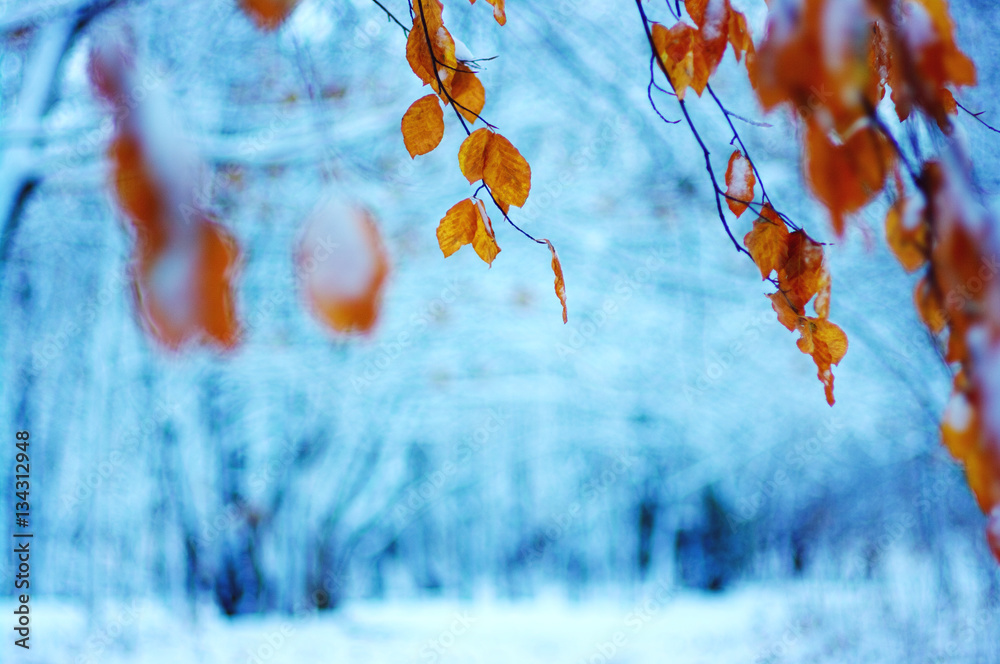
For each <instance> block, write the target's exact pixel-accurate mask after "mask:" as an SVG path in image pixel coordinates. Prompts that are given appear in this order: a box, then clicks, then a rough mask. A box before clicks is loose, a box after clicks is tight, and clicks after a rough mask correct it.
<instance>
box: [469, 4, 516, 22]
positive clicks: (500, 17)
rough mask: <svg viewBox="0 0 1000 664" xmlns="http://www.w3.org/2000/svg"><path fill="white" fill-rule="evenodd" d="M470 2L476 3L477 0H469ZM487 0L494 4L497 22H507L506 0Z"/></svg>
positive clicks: (494, 14) (494, 16)
mask: <svg viewBox="0 0 1000 664" xmlns="http://www.w3.org/2000/svg"><path fill="white" fill-rule="evenodd" d="M469 2H470V4H473V5H474V4H476V0H469ZM486 2H488V3H490V4H491V5H493V18H495V19H496V21H497V23H499V24H500V25H506V24H507V12H506V10H505V9H504V2H505V0H486Z"/></svg>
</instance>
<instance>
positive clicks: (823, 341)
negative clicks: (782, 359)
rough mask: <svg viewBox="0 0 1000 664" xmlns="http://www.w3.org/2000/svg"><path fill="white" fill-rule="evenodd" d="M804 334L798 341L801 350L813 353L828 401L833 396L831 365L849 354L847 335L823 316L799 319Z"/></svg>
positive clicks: (829, 402)
mask: <svg viewBox="0 0 1000 664" xmlns="http://www.w3.org/2000/svg"><path fill="white" fill-rule="evenodd" d="M798 329H799V332H800V333H801V334H802V336H801V337H800V338H799V340H798V341H797V342H796V345H798V347H799V350H801V351H802V352H803V353H806V354H808V355H811V356H812V358H813V362H815V363H816V368H817V370H818V371H817V376H818V377H819V380H820V382H822V383H823V386H824V388H825V391H826V402H827V403H828V404H830V405H831V406H832V405H833V404H834V398H833V371H832V369H831V366H835V365H837V364H840V361H841V360H842V359H844V355H846V354H847V335H846V334H844V331H843V330H841V329H840V328H839V327H837V326H836V325H834V324H833V323H831V322H830V321H828V320H825V319H822V318H810V317H803V318H802V319H801V320H800V321H799V327H798Z"/></svg>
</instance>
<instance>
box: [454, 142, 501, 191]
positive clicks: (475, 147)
mask: <svg viewBox="0 0 1000 664" xmlns="http://www.w3.org/2000/svg"><path fill="white" fill-rule="evenodd" d="M492 136H493V132H492V131H490V130H489V129H485V128H482V129H477V130H475V131H474V132H472V133H471V134H469V135H468V136H467V137H466V139H465V140H464V141H462V146H461V147H460V148H459V149H458V167H459V168H460V169H461V170H462V175H464V176H465V179H466V180H468V181H469V184H472V183H473V182H476V181H477V180H482V179H483V170H484V169H485V168H486V146H488V145H489V143H490V139H491V138H492Z"/></svg>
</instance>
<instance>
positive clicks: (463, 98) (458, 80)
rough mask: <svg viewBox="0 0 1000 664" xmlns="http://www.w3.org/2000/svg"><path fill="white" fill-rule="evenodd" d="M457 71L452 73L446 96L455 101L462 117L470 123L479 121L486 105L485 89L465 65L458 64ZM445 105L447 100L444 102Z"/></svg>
mask: <svg viewBox="0 0 1000 664" xmlns="http://www.w3.org/2000/svg"><path fill="white" fill-rule="evenodd" d="M457 69H458V71H456V72H454V73H453V76H452V80H451V85H450V86H449V87H448V88H447V89H448V94H450V95H451V97H452V99H454V100H455V107H456V108H457V109H458V112H459V113H461V114H462V117H463V118H465V119H466V121H468V122H470V123H475V121H476V120H478V119H479V114H480V113H481V112H482V111H483V106H485V105H486V89H485V88H483V84H482V83H481V82H480V81H479V77H478V76H476V75H475V73H473V71H472V70H471V69H469V68H468V67H467V66H466V65H464V64H462V63H461V62H460V63H458V67H457ZM445 102H446V103H447V100H445Z"/></svg>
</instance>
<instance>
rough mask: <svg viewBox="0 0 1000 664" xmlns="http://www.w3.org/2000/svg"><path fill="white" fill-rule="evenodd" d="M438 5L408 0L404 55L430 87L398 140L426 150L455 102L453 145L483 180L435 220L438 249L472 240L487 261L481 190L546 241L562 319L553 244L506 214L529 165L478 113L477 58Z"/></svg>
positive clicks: (471, 175) (526, 184) (463, 166)
mask: <svg viewBox="0 0 1000 664" xmlns="http://www.w3.org/2000/svg"><path fill="white" fill-rule="evenodd" d="M488 1H489V2H490V4H492V5H493V16H494V18H495V19H496V21H497V23H499V24H500V25H504V24H505V23H506V22H507V16H506V12H505V9H504V1H503V0H488ZM472 2H473V3H475V0H472ZM443 13H444V5H443V4H442V3H441V2H440V0H413V1H412V2H411V3H410V16H411V19H412V21H413V24H412V27H411V28H410V29H409V31H408V33H407V39H406V61H407V62H408V63H409V65H410V69H412V70H413V73H414V74H416V76H417V78H419V79H420V81H421V83H423V84H424V85H429V86H431V89H432V90H433V91H434V92H433V93H432V94H428V95H426V96H424V97H421V98H420V99H418V100H416V101H415V102H413V103H412V104H411V105H410V107H409V108H408V109H407V110H406V113H405V114H404V115H403V120H402V124H401V130H402V133H403V142H404V143H405V145H406V149H407V151H408V152H409V153H410V157H412V158H416V156H417V155H424V154H428V153H429V152H432V151H433V150H434V149H436V148H437V147H438V145H440V143H441V139H442V138H443V136H444V107H447V106H449V105H450V106H451V107H452V109H453V110H454V112H455V115H456V117H457V118H458V121H459V123H460V124H461V126H462V128H463V129H464V130H465V133H466V135H467V136H466V138H465V140H464V141H463V142H462V145H461V147H460V148H459V151H458V163H459V168H460V170H461V172H462V175H464V176H465V178H466V179H467V180H468V181H469V184H470V185H473V184H475V183H477V182H479V183H480V185H479V187H478V188H477V189H476V192H475V194H473V196H471V197H469V198H467V199H464V200H462V201H460V202H459V203H457V204H455V205H454V206H452V207H451V209H449V210H448V211H447V212H446V213H445V216H444V217H443V218H442V219H441V221H440V222H439V224H438V229H437V237H438V244H439V245H440V247H441V252H442V253H443V254H444V255H445V257H448V256H451V255H452V254H453V253H455V252H456V251H458V250H459V249H460V248H461V247H463V246H464V245H467V244H471V245H472V248H473V249H474V250H475V252H476V254H477V255H478V256H479V257H480V258H482V259H483V261H485V262H486V263H487V264H488V265H491V266H492V264H493V261H494V259H495V258H496V257H497V254H499V253H500V247H499V246H498V245H497V241H496V235H495V233H494V230H493V223H492V221H491V220H490V218H489V215H488V214H487V211H486V206H485V205H484V201H483V200H482V199H480V198H478V197H477V196H478V194H479V192H480V191H485V192H486V196H487V197H488V198H489V200H490V201H492V202H493V204H494V205H495V206H496V207H497V209H498V210H499V211H500V213H501V214H502V215H503V217H504V219H505V220H506V221H507V222H508V223H509V224H510V225H511V226H512V227H513V228H515V229H517V230H518V231H520V232H521V233H522V234H524V235H525V236H526V237H528V238H529V239H531V240H534V241H535V242H538V243H541V244H545V245H546V246H548V248H549V250H550V252H551V254H552V270H553V272H554V274H555V292H556V296H557V297H558V298H559V302H560V304H561V305H562V311H563V314H562V315H563V322H564V323H565V322H566V320H567V312H566V284H565V280H564V279H563V272H562V267H561V265H560V263H559V256H558V254H557V253H556V250H555V247H553V246H552V243H551V242H550V241H549V240H547V239H545V238H541V239H536V238H534V237H532V236H531V235H529V234H528V233H525V232H524V231H523V230H521V229H520V228H518V227H517V225H516V224H514V222H513V221H512V220H511V219H510V217H509V216H508V215H509V212H510V208H511V207H512V206H513V207H522V206H523V205H524V203H525V202H526V201H527V199H528V194H529V193H530V192H531V167H530V165H529V164H528V162H527V160H526V159H525V158H524V156H522V155H521V153H520V151H518V149H517V148H516V147H514V145H513V144H512V143H511V142H510V141H509V140H507V138H505V137H504V136H503V135H502V134H500V133H499V132H498V131H497V130H496V129H497V128H496V127H495V126H494V125H492V124H490V123H488V122H486V120H484V119H483V118H482V116H481V115H480V113H481V112H482V110H483V107H484V106H485V105H486V90H485V89H484V87H483V84H482V82H480V80H479V77H478V76H477V75H476V72H475V71H474V70H473V68H474V67H475V64H476V63H475V62H474V61H471V60H462V59H460V58H459V57H458V55H457V53H456V47H455V39H454V37H452V35H451V32H449V31H448V28H447V27H445V25H444V18H443ZM477 121H481V122H482V123H483V124H484V125H486V126H485V127H481V128H479V129H476V130H475V131H473V130H472V129H470V125H473V126H474V125H475V123H476V122H477Z"/></svg>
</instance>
